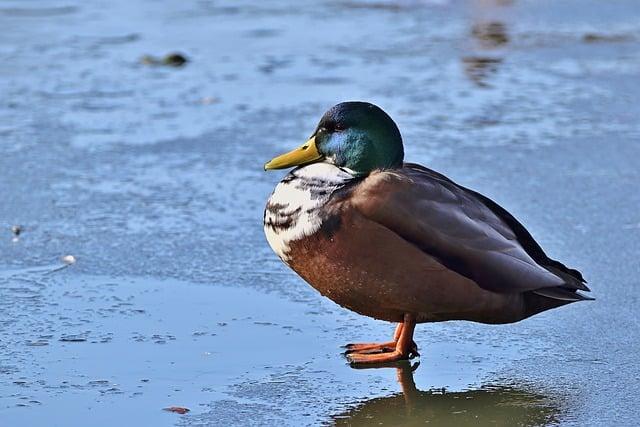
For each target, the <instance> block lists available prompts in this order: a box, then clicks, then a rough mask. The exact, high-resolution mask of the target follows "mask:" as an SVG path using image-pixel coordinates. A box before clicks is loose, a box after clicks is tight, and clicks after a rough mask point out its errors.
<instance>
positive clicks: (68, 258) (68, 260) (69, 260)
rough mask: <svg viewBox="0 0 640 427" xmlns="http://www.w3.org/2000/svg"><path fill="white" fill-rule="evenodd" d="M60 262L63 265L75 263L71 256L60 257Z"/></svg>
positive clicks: (74, 258)
mask: <svg viewBox="0 0 640 427" xmlns="http://www.w3.org/2000/svg"><path fill="white" fill-rule="evenodd" d="M62 262H64V263H65V264H73V263H75V262H76V257H74V256H73V255H65V256H63V257H62Z"/></svg>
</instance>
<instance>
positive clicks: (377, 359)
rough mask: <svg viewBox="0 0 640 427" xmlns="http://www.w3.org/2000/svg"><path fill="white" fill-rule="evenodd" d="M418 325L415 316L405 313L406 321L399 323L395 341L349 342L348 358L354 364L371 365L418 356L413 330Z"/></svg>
mask: <svg viewBox="0 0 640 427" xmlns="http://www.w3.org/2000/svg"><path fill="white" fill-rule="evenodd" d="M415 326H416V321H415V317H414V316H413V315H411V314H405V316H404V322H403V323H401V324H399V325H398V327H397V328H396V333H395V334H394V341H391V342H388V343H382V344H349V345H348V346H347V352H346V354H347V358H348V359H349V362H351V364H352V365H369V364H380V363H389V362H397V361H398V360H405V359H411V358H413V357H415V356H418V355H419V354H418V349H417V346H416V343H415V342H414V341H413V331H414V329H415Z"/></svg>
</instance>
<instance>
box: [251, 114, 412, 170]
mask: <svg viewBox="0 0 640 427" xmlns="http://www.w3.org/2000/svg"><path fill="white" fill-rule="evenodd" d="M403 158H404V149H403V147H402V137H401V136H400V131H399V130H398V126H396V124H395V122H394V121H393V120H392V119H391V117H389V115H388V114H387V113H385V112H384V111H382V109H381V108H380V107H377V106H375V105H373V104H370V103H368V102H342V103H340V104H337V105H335V106H333V107H332V108H331V109H330V110H329V111H327V112H326V113H325V114H324V116H322V119H320V123H318V126H317V127H316V130H315V132H313V135H311V138H309V140H308V141H307V142H305V143H304V144H302V145H301V146H300V147H298V148H296V149H295V150H293V151H290V152H288V153H286V154H283V155H281V156H278V157H276V158H274V159H272V160H271V161H269V162H267V164H265V165H264V169H265V170H271V169H286V168H290V167H292V166H298V165H307V164H310V163H318V162H325V163H331V164H333V165H335V166H338V167H340V168H342V169H344V170H346V171H347V172H349V173H351V174H352V175H354V176H362V175H367V174H369V173H370V172H371V171H373V170H375V169H391V168H396V167H401V166H402V160H403Z"/></svg>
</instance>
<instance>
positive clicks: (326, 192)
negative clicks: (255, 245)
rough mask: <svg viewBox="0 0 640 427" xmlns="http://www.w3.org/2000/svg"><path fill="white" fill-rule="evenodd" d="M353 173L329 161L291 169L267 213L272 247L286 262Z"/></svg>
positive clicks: (319, 220) (270, 203)
mask: <svg viewBox="0 0 640 427" xmlns="http://www.w3.org/2000/svg"><path fill="white" fill-rule="evenodd" d="M353 179H354V176H353V175H351V174H350V173H348V172H346V171H345V170H342V169H340V168H338V167H336V166H333V165H331V164H328V163H313V164H310V165H307V166H303V167H299V168H297V169H294V170H293V171H291V172H290V173H289V174H288V175H287V176H285V177H284V179H283V180H282V181H281V182H280V183H279V184H278V185H277V186H276V189H275V190H274V192H273V194H272V195H271V197H270V198H269V201H268V202H267V207H266V209H265V212H264V228H265V233H266V235H267V240H268V241H269V244H270V245H271V248H272V249H273V250H274V251H275V252H276V253H277V254H278V256H279V257H280V258H281V259H282V260H284V261H285V262H286V261H287V260H288V258H289V256H288V253H289V245H290V243H291V242H293V241H296V240H299V239H302V238H303V237H305V236H309V235H312V234H313V233H315V232H317V231H318V230H319V229H320V227H321V226H322V221H323V219H324V215H323V214H322V208H323V207H324V206H325V205H326V204H327V202H328V201H329V199H330V198H331V195H332V194H333V193H334V192H335V191H336V190H338V189H340V188H341V187H344V186H345V185H346V184H348V183H349V182H350V181H352V180H353Z"/></svg>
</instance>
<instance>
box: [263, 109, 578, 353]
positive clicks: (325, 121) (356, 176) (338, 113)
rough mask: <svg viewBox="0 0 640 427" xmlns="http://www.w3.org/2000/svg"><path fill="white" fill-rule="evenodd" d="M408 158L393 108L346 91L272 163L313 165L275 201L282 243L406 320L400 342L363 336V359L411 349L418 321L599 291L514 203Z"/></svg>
mask: <svg viewBox="0 0 640 427" xmlns="http://www.w3.org/2000/svg"><path fill="white" fill-rule="evenodd" d="M403 158H404V149H403V145H402V138H401V136H400V132H399V130H398V127H397V126H396V124H395V123H394V122H393V120H392V119H391V117H389V116H388V115H387V114H386V113H385V112H384V111H382V110H381V109H380V108H378V107H376V106H375V105H373V104H369V103H366V102H344V103H341V104H338V105H336V106H334V107H333V108H331V109H330V110H329V111H328V112H327V113H326V114H325V115H324V116H323V117H322V119H321V120H320V123H319V124H318V126H317V128H316V130H315V132H314V133H313V135H312V137H311V139H309V141H307V142H306V143H305V144H304V145H302V146H301V147H300V148H298V149H296V150H294V151H292V152H290V153H287V154H284V155H282V156H279V157H277V158H275V159H273V160H271V161H270V162H268V163H267V164H266V165H265V169H282V168H289V167H292V166H296V165H302V166H300V167H298V168H296V169H294V170H293V171H292V172H291V173H289V174H288V175H287V176H286V177H285V178H284V179H283V180H282V181H281V182H280V184H278V186H277V187H276V189H275V191H274V192H273V194H272V195H271V197H270V198H269V202H268V203H267V207H266V210H265V214H264V228H265V233H266V235H267V240H268V241H269V244H270V245H271V247H272V248H273V250H274V251H275V252H276V253H277V254H278V255H279V256H280V258H281V259H282V260H283V261H284V262H285V263H286V264H287V265H288V266H290V267H291V268H292V269H293V270H294V271H296V272H297V273H298V274H300V276H302V277H303V278H304V279H305V280H306V281H307V282H309V283H310V284H311V285H312V286H313V287H314V288H316V289H317V290H319V291H320V292H321V293H322V294H323V295H326V296H327V297H329V298H331V299H332V300H333V301H335V302H337V303H338V304H340V305H342V306H344V307H347V308H349V309H351V310H353V311H355V312H357V313H360V314H363V315H366V316H370V317H374V318H377V319H381V320H387V321H390V322H397V323H399V326H398V328H397V329H396V335H395V337H394V339H393V341H391V342H389V343H383V344H358V345H351V346H350V348H349V350H350V351H351V354H350V355H349V358H350V359H351V361H352V362H353V363H356V364H372V363H385V362H391V361H395V360H401V359H407V358H410V357H411V356H412V355H413V354H415V353H416V346H415V343H413V330H414V328H415V325H416V323H424V322H439V321H446V320H471V321H476V322H482V323H494V324H495V323H510V322H516V321H519V320H522V319H524V318H526V317H529V316H532V315H534V314H536V313H540V312H542V311H545V310H549V309H551V308H554V307H559V306H562V305H565V304H569V303H571V302H574V301H580V300H585V299H589V298H587V297H585V296H583V295H581V294H580V293H578V292H577V291H578V290H585V291H588V290H589V289H588V288H587V287H586V285H585V284H584V280H583V279H582V275H581V274H580V273H579V272H578V271H576V270H573V269H570V268H567V267H566V266H564V265H563V264H562V263H560V262H558V261H555V260H552V259H550V258H549V257H547V255H545V253H544V251H543V250H542V248H541V247H540V246H539V245H538V244H537V243H536V241H535V240H534V239H533V237H531V235H530V234H529V232H528V231H527V230H526V229H525V228H524V227H523V226H522V224H520V223H519V222H518V221H517V220H516V219H515V218H514V217H513V216H511V215H510V214H509V213H508V212H507V211H506V210H504V209H503V208H502V207H500V206H498V204H496V203H495V202H493V201H492V200H490V199H488V198H487V197H485V196H483V195H481V194H479V193H476V192H474V191H472V190H469V189H466V188H464V187H462V186H460V185H458V184H456V183H455V182H453V181H451V180H450V179H449V178H447V177H445V176H444V175H441V174H439V173H437V172H435V171H432V170H430V169H427V168H425V167H423V166H420V165H416V164H412V163H404V162H403ZM372 352H373V353H377V354H371V353H372Z"/></svg>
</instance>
